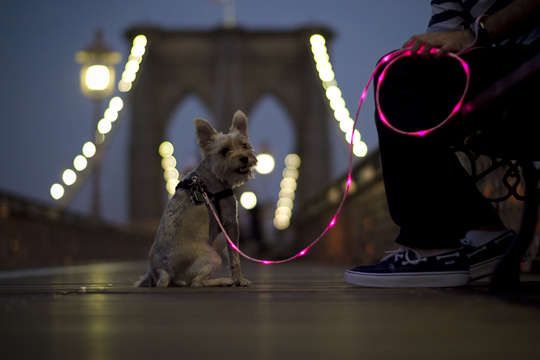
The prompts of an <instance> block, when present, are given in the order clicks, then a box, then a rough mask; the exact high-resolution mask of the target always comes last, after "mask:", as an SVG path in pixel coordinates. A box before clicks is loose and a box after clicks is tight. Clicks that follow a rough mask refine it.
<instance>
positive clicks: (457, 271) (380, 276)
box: [345, 248, 469, 288]
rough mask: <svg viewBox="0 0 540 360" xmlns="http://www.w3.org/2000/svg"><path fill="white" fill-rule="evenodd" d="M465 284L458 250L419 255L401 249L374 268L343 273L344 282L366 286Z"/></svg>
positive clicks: (464, 268)
mask: <svg viewBox="0 0 540 360" xmlns="http://www.w3.org/2000/svg"><path fill="white" fill-rule="evenodd" d="M468 281H469V266H468V262H467V258H466V257H465V256H464V254H463V253H462V252H461V251H459V250H455V251H450V252H446V253H443V254H440V255H433V256H421V255H420V254H419V253H418V252H416V251H414V250H412V249H409V248H400V249H397V250H394V251H391V252H389V255H387V256H385V257H384V258H383V259H382V260H381V261H380V262H379V263H377V264H375V265H370V266H358V267H355V268H354V269H351V270H347V271H345V282H347V283H349V284H351V285H358V286H369V287H385V288H390V287H392V288H394V287H396V288H397V287H453V286H463V285H465V284H467V283H468Z"/></svg>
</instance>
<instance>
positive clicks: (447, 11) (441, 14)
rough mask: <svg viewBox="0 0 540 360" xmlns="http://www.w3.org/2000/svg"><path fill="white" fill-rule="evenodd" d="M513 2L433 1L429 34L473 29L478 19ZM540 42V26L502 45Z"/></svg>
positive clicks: (510, 0)
mask: <svg viewBox="0 0 540 360" xmlns="http://www.w3.org/2000/svg"><path fill="white" fill-rule="evenodd" d="M511 2H512V0H431V11H432V16H431V19H430V20H429V24H428V28H427V31H428V32H437V31H450V30H464V29H471V28H472V26H473V24H474V21H475V19H476V18H477V17H479V16H482V15H489V14H493V13H495V12H497V11H499V10H501V9H503V8H504V7H506V6H507V5H508V4H510V3H511ZM538 41H540V26H538V27H536V28H535V29H533V30H531V31H529V32H527V33H524V34H519V35H518V36H513V37H512V38H507V39H504V40H503V41H501V42H499V43H498V44H500V45H507V44H532V43H533V42H535V43H537V42H538Z"/></svg>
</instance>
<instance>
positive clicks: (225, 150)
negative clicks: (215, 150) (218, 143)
mask: <svg viewBox="0 0 540 360" xmlns="http://www.w3.org/2000/svg"><path fill="white" fill-rule="evenodd" d="M229 151H231V150H230V149H229V148H228V147H224V148H223V149H221V151H220V153H221V155H223V156H227V154H228V153H229Z"/></svg>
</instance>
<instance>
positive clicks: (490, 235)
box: [461, 230, 516, 280]
mask: <svg viewBox="0 0 540 360" xmlns="http://www.w3.org/2000/svg"><path fill="white" fill-rule="evenodd" d="M515 238H516V233H515V232H514V231H512V230H504V231H498V232H487V231H469V232H468V233H467V234H466V235H465V238H464V239H462V240H461V243H462V244H463V251H464V253H465V256H466V257H467V258H468V259H469V266H470V272H471V275H470V277H471V280H478V279H481V278H483V277H486V276H490V275H491V274H493V272H495V268H496V267H497V265H498V264H499V262H500V261H501V260H502V258H503V257H504V255H505V254H506V252H507V251H508V249H510V246H511V245H512V242H513V241H514V239H515Z"/></svg>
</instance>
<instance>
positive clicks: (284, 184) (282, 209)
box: [273, 154, 302, 230]
mask: <svg viewBox="0 0 540 360" xmlns="http://www.w3.org/2000/svg"><path fill="white" fill-rule="evenodd" d="M284 163H285V168H284V169H283V173H282V176H283V177H282V180H281V182H280V184H279V186H280V191H279V197H278V201H277V204H276V211H275V213H274V220H273V223H274V227H275V228H276V229H278V230H285V229H286V228H288V227H289V225H290V224H291V216H292V211H293V208H294V197H295V192H296V187H297V183H296V180H297V179H298V175H299V171H298V168H299V167H300V164H301V163H302V161H301V159H300V156H298V155H297V154H288V155H287V156H285V160H284Z"/></svg>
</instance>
